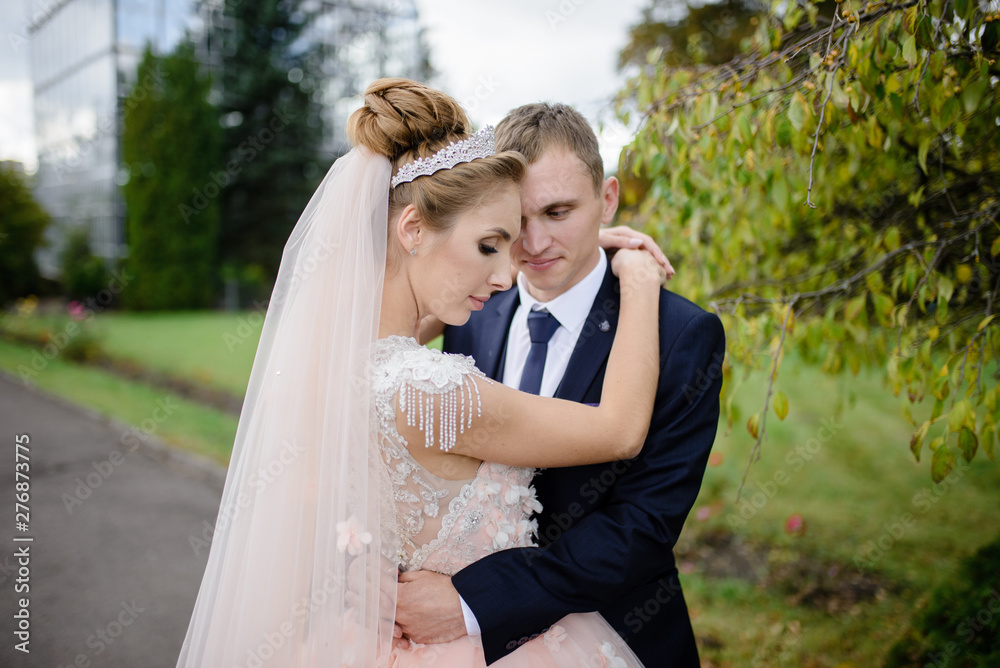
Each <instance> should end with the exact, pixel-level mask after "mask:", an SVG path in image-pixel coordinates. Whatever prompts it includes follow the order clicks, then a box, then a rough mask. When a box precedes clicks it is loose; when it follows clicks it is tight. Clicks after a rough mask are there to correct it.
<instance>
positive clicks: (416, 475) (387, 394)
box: [371, 336, 493, 564]
mask: <svg viewBox="0 0 1000 668" xmlns="http://www.w3.org/2000/svg"><path fill="white" fill-rule="evenodd" d="M371 371H372V383H371V386H372V393H373V395H374V404H375V410H374V411H373V412H372V419H373V420H374V421H375V424H373V432H374V433H375V434H376V435H377V439H378V442H379V446H380V447H381V450H382V454H383V459H384V461H385V463H386V464H387V468H388V470H389V478H390V480H391V484H392V489H393V496H394V498H395V501H396V505H397V511H398V512H397V524H398V526H397V528H398V533H399V545H398V549H397V552H396V553H395V554H393V555H388V554H387V555H386V556H387V557H390V558H393V559H395V560H397V561H398V562H399V563H401V564H405V563H406V561H407V560H408V559H407V554H408V553H409V554H412V553H413V551H415V550H416V548H417V545H416V544H415V543H414V542H413V539H414V537H415V536H417V535H418V534H420V533H421V531H422V530H423V528H424V523H425V520H426V518H432V519H435V520H436V519H438V518H439V517H440V514H441V508H440V505H441V502H442V500H443V499H445V498H446V497H448V496H449V495H450V494H451V493H452V492H451V490H448V489H444V488H442V486H441V483H440V481H435V480H434V479H433V478H432V477H428V473H427V472H426V471H425V470H424V469H423V468H422V467H421V466H420V465H419V464H418V463H417V462H416V461H415V460H414V459H413V458H412V457H411V456H410V454H409V452H408V451H407V450H406V447H407V443H406V440H405V439H404V438H403V437H402V436H401V435H400V434H399V432H398V431H397V429H396V407H395V405H396V398H397V396H398V401H399V408H400V410H402V411H403V412H404V413H405V415H406V417H407V424H409V425H411V426H419V427H420V428H421V429H422V430H423V431H424V433H425V442H424V445H425V447H431V446H433V445H435V443H439V444H440V447H441V448H442V449H443V450H446V451H447V450H451V449H452V448H453V447H454V445H455V442H456V440H457V438H458V435H459V434H461V433H463V432H464V431H465V430H466V429H468V428H470V427H471V426H472V419H473V416H474V414H475V415H476V416H479V415H480V414H481V410H482V406H481V400H480V396H479V388H478V386H477V385H476V382H477V381H481V382H488V383H492V382H493V381H492V380H490V379H489V378H487V377H486V376H485V375H484V374H483V373H482V372H481V371H480V370H479V369H477V368H476V366H475V362H474V361H473V360H472V358H470V357H465V356H464V355H450V354H444V353H442V352H441V351H439V350H431V349H428V348H425V347H423V346H421V345H420V344H419V343H417V341H416V340H415V339H412V338H407V337H402V336H390V337H387V338H384V339H379V340H377V341H376V342H375V346H374V348H373V351H372V366H371ZM436 402H439V403H440V410H439V411H437V419H436V420H435V410H434V409H435V405H436ZM435 533H436V532H435Z"/></svg>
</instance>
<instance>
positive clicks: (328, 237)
mask: <svg viewBox="0 0 1000 668" xmlns="http://www.w3.org/2000/svg"><path fill="white" fill-rule="evenodd" d="M390 175H391V166H390V163H389V160H388V159H387V158H385V157H384V156H380V155H375V154H373V153H372V152H370V151H368V150H367V149H364V148H355V149H353V150H352V151H350V153H348V154H347V155H345V156H344V157H342V158H340V159H339V160H338V161H337V162H336V163H334V165H333V167H332V168H331V169H330V171H329V172H328V173H327V175H326V177H325V178H324V179H323V182H322V183H321V184H320V186H319V188H318V190H317V191H316V193H315V194H314V195H313V197H312V199H311V200H310V201H309V204H308V206H307V207H306V209H305V211H304V212H303V214H302V216H301V217H300V218H299V221H298V223H297V224H296V226H295V229H294V231H293V232H292V234H291V236H290V237H289V239H288V242H287V244H286V245H285V249H284V253H283V255H282V258H281V267H280V269H279V271H278V277H277V280H276V283H275V287H274V292H273V294H272V296H271V301H270V302H269V304H268V308H267V316H266V317H265V319H264V326H263V331H262V333H261V338H260V345H259V347H258V348H257V355H256V358H255V359H254V363H253V371H252V372H251V375H250V383H249V386H248V388H247V394H246V399H245V401H244V404H243V411H242V414H241V415H240V421H239V427H238V429H237V433H236V441H235V444H234V446H233V454H232V460H231V463H230V466H229V472H228V475H227V478H226V485H225V490H224V492H223V495H222V504H221V507H220V509H219V516H218V519H217V521H216V526H215V534H214V537H213V541H212V548H211V552H210V554H209V558H208V566H207V568H206V570H205V576H204V580H203V581H202V584H201V590H200V591H199V593H198V599H197V602H196V603H195V607H194V613H193V615H192V617H191V623H190V626H189V628H188V631H187V637H186V638H185V640H184V645H183V647H182V649H181V654H180V659H179V660H178V664H177V665H178V667H179V668H180V667H194V666H198V667H204V668H232V667H236V666H239V667H240V668H256V667H258V666H280V667H282V668H298V667H306V666H309V667H312V666H316V667H320V666H322V667H324V668H325V667H332V666H337V667H339V666H351V665H354V666H374V665H377V664H378V662H379V661H380V660H383V661H384V660H385V658H386V655H387V654H388V652H389V650H390V643H391V637H392V618H393V613H394V610H395V586H396V566H395V562H394V561H392V560H391V558H392V556H393V555H395V554H396V550H397V547H396V545H395V544H394V542H395V524H394V522H395V520H394V518H393V517H392V516H391V515H390V516H388V517H382V516H381V514H382V512H383V511H385V512H387V513H391V508H392V503H391V487H390V484H389V480H388V477H387V474H386V471H385V468H384V466H383V464H382V462H381V459H380V455H379V452H378V451H377V446H376V445H375V441H374V439H372V438H371V437H370V430H371V421H370V412H371V410H372V408H371V407H370V406H369V401H370V392H369V377H368V371H367V369H368V363H369V359H370V353H371V347H372V344H373V342H374V341H375V339H376V337H377V335H378V320H379V306H380V301H381V295H382V283H383V278H384V272H385V257H386V234H387V230H386V228H387V207H388V201H389V178H390ZM385 495H389V496H388V497H386V496H385ZM383 499H386V500H387V502H386V503H382V500H383ZM382 555H388V556H389V557H390V558H383V556H382ZM380 606H381V614H380Z"/></svg>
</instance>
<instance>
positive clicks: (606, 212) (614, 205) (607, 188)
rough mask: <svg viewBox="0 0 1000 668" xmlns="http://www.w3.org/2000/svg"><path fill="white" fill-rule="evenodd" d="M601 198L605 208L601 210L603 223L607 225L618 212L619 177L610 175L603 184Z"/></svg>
mask: <svg viewBox="0 0 1000 668" xmlns="http://www.w3.org/2000/svg"><path fill="white" fill-rule="evenodd" d="M601 200H602V205H603V209H602V211H601V224H602V225H607V224H608V223H610V222H611V221H612V220H614V219H615V214H616V213H617V212H618V179H616V178H615V177H613V176H609V177H608V178H606V179H604V183H603V184H601Z"/></svg>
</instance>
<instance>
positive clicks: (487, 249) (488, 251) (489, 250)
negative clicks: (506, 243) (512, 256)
mask: <svg viewBox="0 0 1000 668" xmlns="http://www.w3.org/2000/svg"><path fill="white" fill-rule="evenodd" d="M479 252H481V253H482V254H483V255H493V254H494V253H499V252H500V251H498V250H497V249H496V248H493V247H492V246H487V245H486V244H479Z"/></svg>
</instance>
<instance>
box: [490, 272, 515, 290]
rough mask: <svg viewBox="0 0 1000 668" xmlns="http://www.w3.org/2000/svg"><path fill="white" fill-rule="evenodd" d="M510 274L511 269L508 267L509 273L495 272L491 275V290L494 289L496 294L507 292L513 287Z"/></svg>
mask: <svg viewBox="0 0 1000 668" xmlns="http://www.w3.org/2000/svg"><path fill="white" fill-rule="evenodd" d="M510 273H511V272H510V267H507V271H495V272H493V273H492V274H490V279H489V284H490V288H492V289H493V290H494V291H495V292H504V291H505V290H509V289H510V286H511V285H513V282H512V281H511V277H510Z"/></svg>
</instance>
